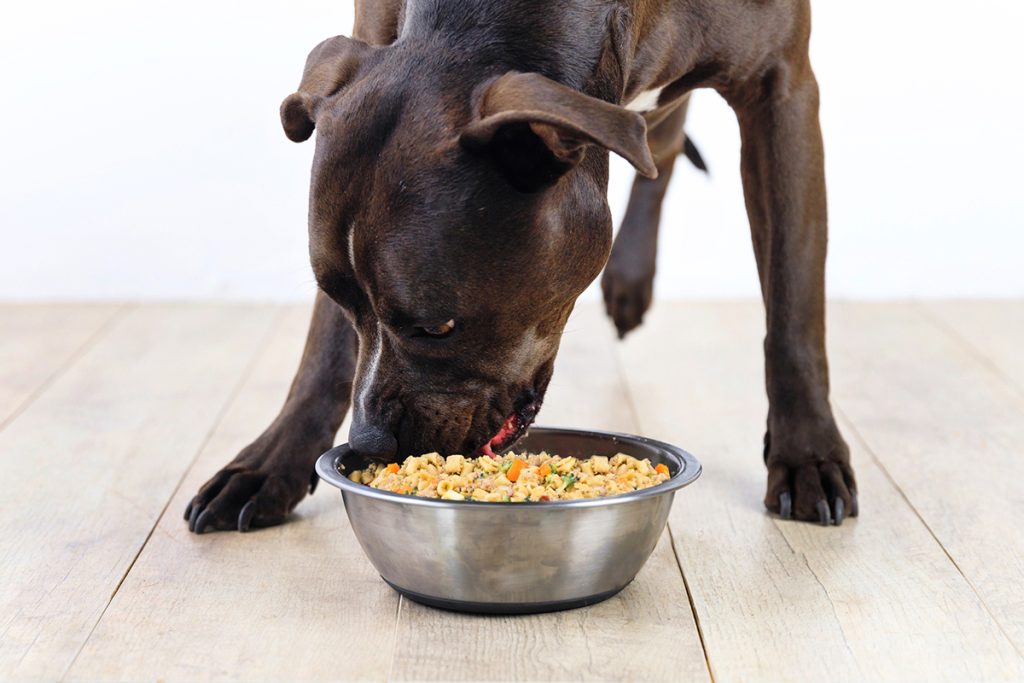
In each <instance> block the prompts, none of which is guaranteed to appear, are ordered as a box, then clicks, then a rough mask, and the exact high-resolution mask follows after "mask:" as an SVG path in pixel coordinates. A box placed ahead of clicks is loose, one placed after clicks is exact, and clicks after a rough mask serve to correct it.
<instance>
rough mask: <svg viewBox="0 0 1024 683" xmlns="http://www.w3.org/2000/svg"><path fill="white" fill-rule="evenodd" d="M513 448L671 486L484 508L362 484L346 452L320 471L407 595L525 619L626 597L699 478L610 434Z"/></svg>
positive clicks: (532, 438) (695, 469) (323, 459)
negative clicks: (623, 457)
mask: <svg viewBox="0 0 1024 683" xmlns="http://www.w3.org/2000/svg"><path fill="white" fill-rule="evenodd" d="M515 450H517V451H519V450H528V451H530V452H539V451H541V450H545V451H547V452H548V453H553V454H557V455H563V456H568V455H572V456H576V457H579V458H586V457H589V456H591V455H614V454H615V453H626V454H627V455H632V456H633V457H636V458H649V459H650V460H651V462H652V463H654V464H657V463H664V464H665V465H667V466H668V468H669V474H670V475H671V478H670V479H669V480H668V481H666V482H664V483H663V484H659V485H658V486H653V487H651V488H647V489H642V490H640V491H635V492H633V493H625V494H621V495H617V496H610V497H607V498H591V499H585V500H567V501H553V502H547V503H483V502H478V501H448V500H435V499H427V498H416V497H414V496H403V495H399V494H396V493H389V492H387V491H381V490H378V489H374V488H370V487H369V486H364V485H362V484H356V483H354V482H352V481H350V480H349V479H348V478H347V477H346V476H345V474H344V473H343V472H346V471H347V472H351V471H353V470H355V469H359V468H362V467H363V466H365V463H361V462H358V460H357V459H356V458H355V455H354V454H353V453H352V451H351V450H350V449H349V448H348V446H347V445H343V446H338V447H337V448H333V449H331V450H329V451H327V452H326V453H324V454H323V455H321V456H320V459H319V460H318V461H317V463H316V471H317V474H319V475H320V477H321V478H323V479H324V481H326V482H327V483H329V484H331V485H333V486H337V487H338V488H340V489H341V495H342V498H343V499H344V501H345V510H346V512H347V513H348V518H349V520H350V521H351V523H352V529H353V530H354V531H355V534H356V538H358V539H359V543H360V545H362V547H363V551H364V552H366V555H367V556H368V557H369V558H370V562H372V563H373V566H374V567H376V568H377V571H378V572H380V575H381V578H383V579H384V580H385V581H386V582H388V584H390V585H391V586H392V587H393V588H394V589H395V590H397V591H398V592H399V593H401V594H402V595H404V596H406V597H408V598H410V599H412V600H415V601H416V602H421V603H424V604H427V605H431V606H434V607H441V608H444V609H453V610H460V611H465V612H485V613H493V614H522V613H529V612H548V611H553V610H560V609H570V608H573V607H581V606H583V605H590V604H593V603H595V602H600V601H601V600H605V599H607V598H610V597H611V596H613V595H615V594H616V593H618V592H619V591H620V590H622V589H623V588H625V587H626V585H627V584H628V583H629V582H630V581H632V580H633V577H634V576H636V573H637V572H638V571H640V567H642V566H643V564H644V562H646V561H647V558H648V557H649V556H650V554H651V552H652V551H653V550H654V546H655V544H656V543H657V542H658V538H659V536H660V535H661V532H662V529H664V528H665V521H666V520H667V519H668V513H669V509H670V508H671V507H672V499H673V497H674V494H675V492H676V490H678V489H680V488H682V487H683V486H686V485H687V484H689V483H691V482H692V481H693V480H695V479H696V478H697V477H698V476H700V470H701V467H700V463H699V462H697V459H696V458H694V457H693V456H692V455H690V454H689V453H687V452H686V451H684V450H682V449H681V448H677V447H676V446H672V445H671V444H667V443H663V442H661V441H655V440H653V439H646V438H643V437H640V436H630V435H628V434H615V433H612V432H596V431H581V430H575V429H556V428H542V427H534V428H532V429H531V430H530V432H529V434H528V435H527V436H526V437H525V438H524V439H523V440H522V441H521V442H520V443H519V444H517V445H516V449H515Z"/></svg>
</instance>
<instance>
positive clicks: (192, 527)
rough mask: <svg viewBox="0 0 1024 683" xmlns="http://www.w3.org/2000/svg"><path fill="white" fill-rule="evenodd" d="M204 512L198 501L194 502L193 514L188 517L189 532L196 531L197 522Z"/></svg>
mask: <svg viewBox="0 0 1024 683" xmlns="http://www.w3.org/2000/svg"><path fill="white" fill-rule="evenodd" d="M202 511H203V506H201V505H198V504H197V503H196V501H194V500H193V501H192V512H190V513H189V515H188V530H189V531H195V530H196V520H197V519H199V513H200V512H202Z"/></svg>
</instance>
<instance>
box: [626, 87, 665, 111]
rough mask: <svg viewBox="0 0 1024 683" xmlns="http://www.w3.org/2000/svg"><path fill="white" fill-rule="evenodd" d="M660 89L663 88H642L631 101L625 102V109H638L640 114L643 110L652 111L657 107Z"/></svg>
mask: <svg viewBox="0 0 1024 683" xmlns="http://www.w3.org/2000/svg"><path fill="white" fill-rule="evenodd" d="M662 90H664V88H654V89H653V90H644V91H643V92H642V93H640V94H639V95H637V96H636V97H634V98H633V99H632V101H630V102H628V103H627V104H626V109H630V110H632V111H638V112H640V113H641V114H642V113H644V112H649V111H654V110H655V109H657V108H658V98H659V97H660V96H661V91H662Z"/></svg>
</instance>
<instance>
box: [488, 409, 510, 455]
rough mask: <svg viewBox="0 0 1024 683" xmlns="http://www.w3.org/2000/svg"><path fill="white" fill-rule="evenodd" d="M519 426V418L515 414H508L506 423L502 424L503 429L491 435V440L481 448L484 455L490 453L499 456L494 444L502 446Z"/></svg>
mask: <svg viewBox="0 0 1024 683" xmlns="http://www.w3.org/2000/svg"><path fill="white" fill-rule="evenodd" d="M518 426H519V420H518V419H517V418H516V416H515V414H514V413H513V414H512V415H509V416H508V419H506V420H505V424H503V425H501V429H499V430H498V433H497V434H495V435H494V436H492V437H491V440H490V441H488V442H487V443H485V444H484V446H483V448H481V449H480V452H482V453H483V454H484V455H489V456H490V457H492V458H497V457H498V454H497V453H495V452H494V449H493V446H497V447H498V448H500V447H501V444H502V443H503V442H504V441H505V439H507V438H508V436H509V434H514V433H515V431H516V429H517V428H518Z"/></svg>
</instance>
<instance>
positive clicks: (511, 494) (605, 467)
mask: <svg viewBox="0 0 1024 683" xmlns="http://www.w3.org/2000/svg"><path fill="white" fill-rule="evenodd" d="M348 478H349V479H351V480H352V481H354V482H356V483H359V484H366V485H368V486H372V487H373V488H376V489H380V490H382V491H390V492H392V493H400V494H404V495H410V496H418V497H420V498H443V499H445V500H479V501H488V502H495V503H498V502H512V503H521V502H527V501H534V502H536V501H551V500H576V499H579V498H600V497H604V496H614V495H617V494H620V493H629V492H631V491H637V490H640V489H645V488H648V487H651V486H656V485H658V484H660V483H662V482H664V481H668V479H669V473H668V468H667V467H665V465H658V466H654V465H652V464H651V462H650V460H647V459H646V458H645V459H643V460H637V459H636V458H634V457H632V456H630V455H626V454H624V453H618V454H616V455H613V456H611V457H610V458H609V457H605V456H601V455H595V456H592V457H590V458H586V459H584V460H580V459H579V458H574V457H564V458H563V457H561V456H558V455H549V454H548V453H544V452H542V453H539V454H528V453H522V454H520V455H516V454H515V453H507V454H505V455H504V456H499V457H497V458H491V457H489V456H481V457H479V458H466V457H464V456H462V455H449V456H448V457H447V458H446V457H444V456H442V455H440V454H438V453H427V454H426V455H420V456H410V457H408V458H406V459H405V462H403V463H402V464H401V465H400V466H398V467H397V469H396V466H395V464H392V465H390V466H388V465H382V464H378V463H373V464H371V465H369V466H368V467H367V468H366V469H364V470H356V471H354V472H352V473H351V474H349V475H348Z"/></svg>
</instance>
